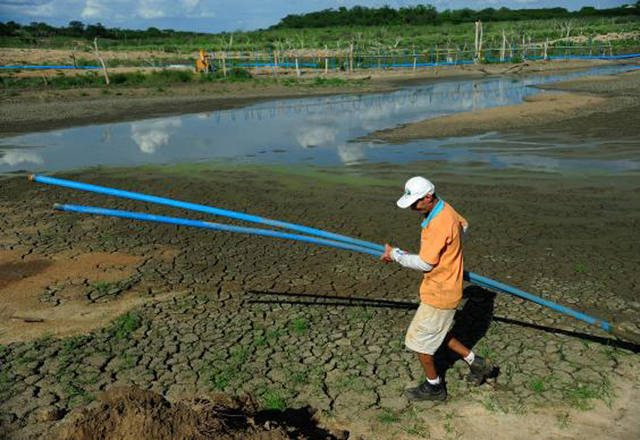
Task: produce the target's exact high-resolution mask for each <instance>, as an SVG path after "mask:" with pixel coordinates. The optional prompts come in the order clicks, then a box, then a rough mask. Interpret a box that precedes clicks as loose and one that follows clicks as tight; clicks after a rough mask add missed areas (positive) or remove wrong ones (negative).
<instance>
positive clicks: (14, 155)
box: [0, 150, 44, 167]
mask: <svg viewBox="0 0 640 440" xmlns="http://www.w3.org/2000/svg"><path fill="white" fill-rule="evenodd" d="M21 163H34V164H38V165H41V164H43V163H44V160H42V157H41V156H40V155H39V154H36V153H30V152H25V151H17V150H9V151H5V153H4V155H3V156H2V157H0V164H3V165H9V166H12V167H13V166H16V165H18V164H21Z"/></svg>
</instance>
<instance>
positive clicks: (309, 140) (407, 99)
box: [0, 65, 640, 172]
mask: <svg viewBox="0 0 640 440" xmlns="http://www.w3.org/2000/svg"><path fill="white" fill-rule="evenodd" d="M628 69H629V67H628V66H624V65H619V66H605V67H598V68H594V69H590V70H587V71H581V72H571V73H563V74H559V75H544V76H537V75H531V76H527V77H524V78H486V79H477V80H469V79H462V80H451V81H442V82H437V83H432V84H426V85H419V86H414V87H409V88H405V89H402V90H400V91H397V92H393V93H381V94H367V95H338V96H330V97H313V98H304V99H287V100H277V101H270V102H264V103H259V104H255V105H251V106H248V107H244V108H241V109H234V110H222V111H212V112H207V113H200V114H189V115H183V116H173V117H164V118H157V119H148V120H142V121H135V122H122V123H112V124H102V125H93V126H85V127H76V128H70V129H64V130H56V131H51V132H44V133H32V134H26V135H21V136H16V137H10V138H4V139H2V140H0V172H17V171H22V170H29V171H38V172H47V171H56V170H64V169H73V168H85V167H90V166H133V165H142V164H161V163H189V162H199V161H209V160H216V161H229V162H232V163H260V164H292V165H295V164H315V165H346V166H348V165H352V164H359V163H365V162H369V163H379V162H392V163H405V162H411V161H415V160H437V161H447V162H451V163H453V164H455V163H476V164H484V165H485V166H487V167H490V168H524V169H531V170H554V171H557V170H565V169H567V170H570V169H585V170H586V169H594V170H599V171H604V172H618V171H628V170H638V169H640V162H638V161H636V160H634V159H637V158H634V157H614V158H611V157H607V156H606V155H604V156H603V155H601V154H595V155H594V154H591V153H593V151H598V150H599V149H600V148H601V147H602V145H600V144H597V143H594V144H591V145H585V144H582V143H581V144H579V145H576V144H575V143H574V144H571V143H570V142H567V143H563V141H561V140H560V141H558V139H557V138H549V139H537V140H533V141H532V140H528V139H520V138H513V137H511V138H506V137H504V136H501V135H499V134H495V133H488V134H484V135H481V136H472V137H457V138H448V139H432V140H424V141H418V142H411V143H409V144H407V145H402V146H397V145H396V146H391V145H385V144H380V143H371V142H353V140H354V139H356V138H358V137H361V136H364V135H366V134H368V133H371V132H373V131H375V130H380V129H384V128H390V127H394V126H397V125H399V124H404V123H409V122H415V121H419V120H423V119H427V118H433V117H438V116H442V115H448V114H453V113H458V112H466V111H472V110H477V109H483V108H489V107H495V106H503V105H510V104H517V103H520V102H521V101H522V100H523V98H524V97H526V96H527V95H531V94H534V93H543V92H541V91H540V90H538V89H536V88H534V87H531V86H535V85H541V84H546V83H550V82H556V81H565V80H569V79H572V78H576V77H580V76H588V75H603V74H615V73H619V72H622V71H625V70H628ZM544 93H548V92H544ZM523 143H524V145H523ZM565 150H575V151H578V152H583V151H584V152H585V154H584V155H582V154H568V155H564V154H558V153H561V152H562V151H565ZM550 153H553V154H550Z"/></svg>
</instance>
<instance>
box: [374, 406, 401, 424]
mask: <svg viewBox="0 0 640 440" xmlns="http://www.w3.org/2000/svg"><path fill="white" fill-rule="evenodd" d="M377 419H378V421H379V422H380V423H386V424H391V423H398V422H399V421H400V417H398V415H397V414H395V413H394V412H392V411H391V410H389V409H387V408H384V409H383V410H382V412H381V413H380V414H378V416H377Z"/></svg>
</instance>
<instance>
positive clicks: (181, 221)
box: [53, 203, 382, 257]
mask: <svg viewBox="0 0 640 440" xmlns="http://www.w3.org/2000/svg"><path fill="white" fill-rule="evenodd" d="M53 209H55V210H57V211H69V212H80V213H83V214H96V215H105V216H111V217H120V218H128V219H132V220H144V221H148V222H156V223H168V224H170V225H179V226H191V227H196V228H205V229H212V230H214V231H227V232H239V233H243V234H252V235H262V236H265V237H275V238H285V239H289V240H296V241H304V242H307V243H313V244H319V245H322V246H330V247H334V248H339V249H346V250H350V251H354V252H361V253H364V254H369V255H374V256H376V257H380V256H381V255H382V253H381V252H378V251H374V250H372V249H368V248H364V247H362V246H355V245H351V244H347V243H341V242H338V241H333V240H325V239H322V238H316V237H309V236H307V235H299V234H289V233H287V232H280V231H272V230H269V229H259V228H245V227H242V226H232V225H223V224H220V223H211V222H205V221H202V220H191V219H186V218H179V217H167V216H164V215H154V214H146V213H142V212H131V211H121V210H117V209H105V208H97V207H93V206H79V205H65V204H57V203H56V204H55V205H53Z"/></svg>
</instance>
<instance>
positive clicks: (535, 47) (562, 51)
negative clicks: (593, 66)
mask: <svg viewBox="0 0 640 440" xmlns="http://www.w3.org/2000/svg"><path fill="white" fill-rule="evenodd" d="M207 58H208V62H209V66H210V70H211V71H217V72H222V73H225V74H226V73H227V72H229V71H231V70H233V69H237V68H240V69H246V70H250V71H251V72H253V73H264V72H265V71H266V72H270V73H273V74H278V73H288V72H289V71H295V72H296V73H298V74H301V73H302V72H308V71H312V72H318V73H322V72H324V73H329V72H339V71H342V72H353V71H358V70H371V69H374V70H375V69H377V70H395V69H413V70H421V69H425V68H433V67H437V66H452V65H464V64H474V63H475V64H494V63H519V62H523V61H525V60H589V59H600V60H607V59H608V60H616V59H619V60H624V59H632V58H640V46H638V47H626V48H621V47H618V48H616V49H615V51H614V48H613V47H612V46H611V45H605V44H588V45H566V46H553V45H550V44H548V43H542V44H541V43H534V44H532V43H529V44H525V45H516V44H510V45H503V46H501V47H492V48H487V49H482V50H479V51H476V50H473V49H467V48H466V47H464V48H459V47H434V48H430V49H428V50H422V51H417V50H416V51H395V52H386V53H383V52H382V51H380V52H378V53H354V52H345V53H339V54H335V53H334V54H323V53H321V52H318V53H317V54H312V55H309V54H298V53H296V52H283V53H279V52H272V53H268V54H265V53H241V52H234V53H228V52H209V53H208V54H207ZM175 61H177V60H172V62H175ZM105 63H106V65H107V67H110V66H109V61H108V60H105ZM114 64H115V63H114ZM117 65H118V66H119V67H122V65H121V64H120V63H118V64H117ZM114 67H115V66H114ZM138 67H159V68H174V69H178V68H179V69H192V68H194V61H193V60H192V59H186V60H184V62H182V63H180V62H179V61H178V62H177V63H174V64H167V63H166V61H165V62H164V63H163V62H162V61H161V60H157V61H156V62H154V63H153V64H151V65H149V66H138ZM99 68H100V66H66V65H51V66H49V65H40V66H34V65H20V66H18V65H12V66H0V69H16V70H19V69H99Z"/></svg>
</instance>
